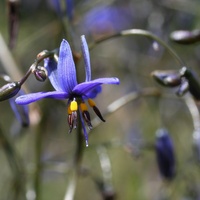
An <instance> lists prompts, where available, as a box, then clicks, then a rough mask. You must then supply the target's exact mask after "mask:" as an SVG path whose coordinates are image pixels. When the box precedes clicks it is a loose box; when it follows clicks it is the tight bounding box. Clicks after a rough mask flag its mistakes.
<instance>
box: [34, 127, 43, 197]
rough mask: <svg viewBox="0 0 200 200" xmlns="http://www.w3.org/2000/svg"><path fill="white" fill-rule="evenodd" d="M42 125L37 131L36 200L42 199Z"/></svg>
mask: <svg viewBox="0 0 200 200" xmlns="http://www.w3.org/2000/svg"><path fill="white" fill-rule="evenodd" d="M40 128H41V127H40V125H39V127H38V130H37V131H36V139H35V156H36V157H35V167H36V168H35V173H34V183H33V184H34V190H35V200H39V199H40V188H41V172H42V168H43V167H42V163H41V153H42V132H41V131H40V130H43V129H40Z"/></svg>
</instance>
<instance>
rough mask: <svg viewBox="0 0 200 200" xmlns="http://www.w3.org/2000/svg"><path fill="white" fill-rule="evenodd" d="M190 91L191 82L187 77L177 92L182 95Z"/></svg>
mask: <svg viewBox="0 0 200 200" xmlns="http://www.w3.org/2000/svg"><path fill="white" fill-rule="evenodd" d="M188 91H189V83H188V81H187V80H186V79H183V80H182V83H181V85H180V86H179V88H178V90H177V92H176V94H177V96H179V97H182V96H183V95H184V94H185V93H186V92H188Z"/></svg>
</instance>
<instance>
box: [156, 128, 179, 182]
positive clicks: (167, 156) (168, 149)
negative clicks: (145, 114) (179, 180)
mask: <svg viewBox="0 0 200 200" xmlns="http://www.w3.org/2000/svg"><path fill="white" fill-rule="evenodd" d="M156 136H157V137H156V142H155V151H156V156H157V164H158V168H159V170H160V173H161V175H162V176H163V177H164V178H166V179H168V180H171V179H173V178H174V176H175V171H176V170H175V168H176V166H175V165H176V163H175V152H174V145H173V141H172V139H171V137H170V135H169V133H168V131H167V130H166V129H163V128H162V129H159V130H157V132H156Z"/></svg>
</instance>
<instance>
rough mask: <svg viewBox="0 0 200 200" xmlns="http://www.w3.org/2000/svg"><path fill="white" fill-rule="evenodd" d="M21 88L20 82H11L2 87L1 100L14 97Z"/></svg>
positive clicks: (0, 90)
mask: <svg viewBox="0 0 200 200" xmlns="http://www.w3.org/2000/svg"><path fill="white" fill-rule="evenodd" d="M20 89H21V85H20V84H19V82H11V83H7V84H6V85H4V86H2V87H1V88H0V101H4V100H7V99H10V98H12V97H14V96H15V95H16V94H17V93H18V92H19V90H20Z"/></svg>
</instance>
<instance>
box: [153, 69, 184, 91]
mask: <svg viewBox="0 0 200 200" xmlns="http://www.w3.org/2000/svg"><path fill="white" fill-rule="evenodd" d="M151 75H152V76H153V78H154V79H155V80H156V81H157V82H158V83H160V84H161V85H163V86H167V87H176V86H179V85H180V84H181V75H180V72H179V71H175V70H156V71H153V72H152V73H151Z"/></svg>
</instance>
